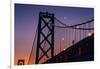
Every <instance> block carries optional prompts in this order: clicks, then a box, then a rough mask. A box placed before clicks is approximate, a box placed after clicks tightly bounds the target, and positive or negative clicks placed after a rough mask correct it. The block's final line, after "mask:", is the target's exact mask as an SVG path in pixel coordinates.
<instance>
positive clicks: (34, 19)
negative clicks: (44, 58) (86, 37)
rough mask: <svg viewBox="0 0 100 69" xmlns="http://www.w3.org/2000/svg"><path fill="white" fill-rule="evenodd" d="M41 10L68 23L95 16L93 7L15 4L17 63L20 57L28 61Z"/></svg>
mask: <svg viewBox="0 0 100 69" xmlns="http://www.w3.org/2000/svg"><path fill="white" fill-rule="evenodd" d="M40 11H42V12H46V11H48V12H50V13H54V14H55V17H56V18H58V19H59V20H60V21H62V22H64V23H66V24H67V25H72V24H75V23H76V24H77V23H80V22H81V21H84V20H87V19H90V18H93V17H94V9H93V8H82V7H81V8H80V7H77V8H75V7H57V6H42V5H32V4H30V5H29V4H15V64H16V63H17V61H18V59H20V58H24V59H25V63H27V61H28V58H29V55H30V52H31V48H32V43H33V40H34V35H35V31H36V28H37V24H38V15H39V12H40Z"/></svg>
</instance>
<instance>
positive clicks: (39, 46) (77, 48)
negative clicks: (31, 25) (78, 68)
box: [27, 12, 94, 64]
mask: <svg viewBox="0 0 100 69" xmlns="http://www.w3.org/2000/svg"><path fill="white" fill-rule="evenodd" d="M93 23H94V19H93V18H90V19H88V20H84V21H83V22H80V23H76V24H74V25H67V23H63V22H62V21H60V19H58V18H56V15H54V14H53V13H48V12H40V13H39V21H38V27H37V29H36V33H35V37H34V41H33V45H32V49H31V53H30V56H29V60H28V63H27V64H45V63H60V62H75V61H92V60H94V24H93ZM34 60H35V61H34Z"/></svg>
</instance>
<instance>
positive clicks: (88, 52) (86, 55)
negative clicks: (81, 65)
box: [43, 34, 94, 64]
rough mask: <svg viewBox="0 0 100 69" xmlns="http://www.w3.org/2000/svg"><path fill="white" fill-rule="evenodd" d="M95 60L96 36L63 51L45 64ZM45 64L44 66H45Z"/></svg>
mask: <svg viewBox="0 0 100 69" xmlns="http://www.w3.org/2000/svg"><path fill="white" fill-rule="evenodd" d="M93 60H94V34H92V35H91V36H89V37H86V38H84V39H83V40H81V41H79V42H78V43H76V44H74V45H72V46H71V47H69V48H67V49H66V50H64V51H62V52H61V53H59V54H58V55H56V56H54V57H53V58H51V59H49V60H47V61H46V62H44V63H61V62H78V61H93ZM44 63H43V64H44Z"/></svg>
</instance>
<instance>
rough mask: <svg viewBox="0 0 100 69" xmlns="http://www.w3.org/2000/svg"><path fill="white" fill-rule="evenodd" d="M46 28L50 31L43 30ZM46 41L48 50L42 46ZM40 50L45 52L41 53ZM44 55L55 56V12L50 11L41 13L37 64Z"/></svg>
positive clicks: (47, 56)
mask: <svg viewBox="0 0 100 69" xmlns="http://www.w3.org/2000/svg"><path fill="white" fill-rule="evenodd" d="M44 29H46V30H48V32H49V33H48V32H47V31H43V30H44ZM45 33H47V35H45ZM44 42H47V43H48V45H47V46H48V49H47V50H45V49H44V48H43V47H42V45H43V43H44ZM40 50H41V51H42V53H43V54H42V55H40V53H41V52H40ZM49 54H50V55H49ZM44 56H46V58H49V57H51V58H52V57H53V56H54V14H52V13H48V12H40V13H39V22H38V35H37V48H36V60H35V64H38V63H39V62H40V60H41V59H42V58H43V57H44Z"/></svg>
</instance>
